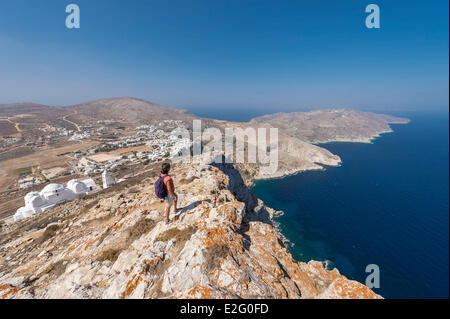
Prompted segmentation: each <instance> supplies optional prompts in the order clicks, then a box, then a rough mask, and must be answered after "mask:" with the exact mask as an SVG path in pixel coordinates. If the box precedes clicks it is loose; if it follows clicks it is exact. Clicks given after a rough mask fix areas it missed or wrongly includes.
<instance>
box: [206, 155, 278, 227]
mask: <svg viewBox="0 0 450 319" xmlns="http://www.w3.org/2000/svg"><path fill="white" fill-rule="evenodd" d="M209 165H211V166H213V167H217V168H218V169H219V170H220V171H222V172H223V173H224V174H225V175H227V176H228V181H229V185H228V187H229V190H230V192H231V193H232V194H233V195H234V196H235V197H236V199H237V200H238V201H240V202H243V203H245V216H244V220H243V222H244V223H249V222H252V221H258V222H263V223H266V224H269V225H271V226H274V225H273V221H272V219H271V217H270V213H269V212H268V211H267V209H266V207H265V206H263V205H262V206H258V198H257V197H256V196H255V195H254V194H253V193H252V192H251V191H250V189H249V188H248V187H247V185H245V182H244V180H243V178H242V175H241V173H240V172H239V170H238V169H236V167H235V166H234V165H233V164H232V163H225V158H224V156H222V163H211V164H209Z"/></svg>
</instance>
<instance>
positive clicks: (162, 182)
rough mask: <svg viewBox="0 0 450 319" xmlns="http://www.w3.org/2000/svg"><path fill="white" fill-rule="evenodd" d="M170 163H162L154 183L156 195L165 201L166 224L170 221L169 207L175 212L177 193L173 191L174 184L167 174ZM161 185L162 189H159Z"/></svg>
mask: <svg viewBox="0 0 450 319" xmlns="http://www.w3.org/2000/svg"><path fill="white" fill-rule="evenodd" d="M169 171H170V164H169V163H163V164H162V167H161V174H159V179H158V181H157V182H156V184H155V191H156V195H157V196H158V197H159V198H162V199H165V201H166V224H168V223H170V219H169V215H170V207H172V205H173V208H174V211H175V212H177V211H178V209H177V201H178V195H177V194H176V193H175V185H174V183H173V179H172V177H170V175H169ZM161 186H162V187H163V188H164V189H161Z"/></svg>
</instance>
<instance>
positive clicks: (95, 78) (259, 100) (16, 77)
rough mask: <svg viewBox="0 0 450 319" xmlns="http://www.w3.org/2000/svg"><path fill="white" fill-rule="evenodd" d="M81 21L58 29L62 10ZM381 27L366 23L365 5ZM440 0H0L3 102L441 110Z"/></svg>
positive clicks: (444, 73)
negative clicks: (112, 100)
mask: <svg viewBox="0 0 450 319" xmlns="http://www.w3.org/2000/svg"><path fill="white" fill-rule="evenodd" d="M70 3H76V4H78V5H79V7H80V10H81V28H80V29H78V30H69V29H67V28H66V27H65V19H66V16H67V14H66V13H65V7H66V5H68V4H70ZM370 3H376V4H378V5H379V7H380V10H381V28H380V29H367V28H366V27H365V17H366V16H367V13H365V7H366V5H368V4H370ZM448 9H449V8H448V1H446V0H445V1H440V0H439V1H438V0H434V1H411V0H410V1H403V0H395V1H393V0H389V1H380V0H367V1H363V0H358V1H353V0H345V1H326V0H309V1H263V0H250V1H249V0H235V1H234V0H227V1H221V0H213V1H212V0H209V1H170V0H166V1H149V0H130V1H113V0H95V1H92V0H78V1H76V0H71V1H64V0H45V1H44V0H40V1H38V0H28V1H22V0H14V1H6V0H0V103H10V102H18V101H33V102H38V103H42V104H49V105H70V104H75V103H79V102H83V101H87V100H92V99H97V98H104V97H115V96H135V97H139V98H143V99H147V100H150V101H153V102H155V103H158V104H161V105H171V106H180V107H188V108H190V109H193V108H210V109H211V108H223V107H230V108H235V109H238V108H244V107H245V108H249V109H258V110H262V109H267V110H268V111H269V110H286V111H289V110H301V109H305V108H307V109H310V108H325V107H351V108H359V109H370V110H389V109H392V110H396V109H408V110H416V109H430V110H431V109H432V110H436V109H446V110H447V109H448V85H449V73H448V67H449V63H448V48H449V43H448V37H449V35H448V27H449V25H448Z"/></svg>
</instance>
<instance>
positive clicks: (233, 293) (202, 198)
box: [0, 164, 380, 298]
mask: <svg viewBox="0 0 450 319" xmlns="http://www.w3.org/2000/svg"><path fill="white" fill-rule="evenodd" d="M172 176H173V177H174V179H175V183H176V186H177V192H178V194H179V205H178V206H179V207H180V208H181V209H180V210H179V211H178V212H176V213H172V215H171V218H172V219H173V222H172V223H171V224H168V225H166V224H165V223H164V221H163V203H161V202H160V201H159V200H158V199H157V198H156V197H155V195H154V190H153V182H154V179H155V177H156V174H148V176H138V177H136V178H134V179H131V180H129V181H127V182H124V183H119V184H116V185H114V186H112V187H110V188H108V189H105V190H102V191H101V192H100V193H98V194H96V195H95V196H86V197H84V198H80V199H77V200H75V201H73V202H69V203H66V204H62V205H59V206H57V207H54V208H53V209H52V210H50V211H48V212H45V213H42V214H40V215H37V216H35V217H32V218H30V219H28V220H27V221H25V222H21V223H17V224H14V225H11V226H8V227H5V229H3V230H2V232H1V233H0V298H380V296H378V295H377V294H375V293H374V292H373V291H372V290H370V289H369V288H367V287H366V286H364V285H363V284H361V283H358V282H356V281H351V280H348V279H347V278H345V277H344V276H342V275H341V274H339V272H338V270H336V269H334V270H332V271H329V270H327V269H326V268H325V267H324V265H323V264H322V263H321V262H317V261H311V262H309V263H302V262H296V261H295V260H293V258H292V256H291V255H290V253H289V251H288V248H287V247H286V245H285V244H284V242H283V237H282V236H281V234H280V233H279V231H278V229H277V227H276V225H274V222H273V217H274V215H276V214H277V213H278V212H275V211H274V210H272V209H271V208H269V207H266V206H265V205H264V203H263V202H262V201H261V200H259V199H257V198H255V197H254V196H253V194H252V193H251V192H250V191H249V190H248V188H247V187H246V186H245V183H244V181H243V179H242V178H241V175H240V174H239V172H238V171H237V170H236V169H235V168H234V167H233V166H232V165H221V164H217V165H215V166H213V165H206V164H193V165H181V164H180V165H176V167H175V169H174V171H173V172H172Z"/></svg>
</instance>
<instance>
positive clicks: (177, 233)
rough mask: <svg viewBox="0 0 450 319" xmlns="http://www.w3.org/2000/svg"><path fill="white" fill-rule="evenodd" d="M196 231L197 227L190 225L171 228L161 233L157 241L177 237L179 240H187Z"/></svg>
mask: <svg viewBox="0 0 450 319" xmlns="http://www.w3.org/2000/svg"><path fill="white" fill-rule="evenodd" d="M196 231H197V228H196V227H194V226H189V227H186V228H184V229H181V230H180V229H178V228H171V229H168V230H166V231H165V232H164V233H162V234H160V235H159V236H158V237H157V238H156V239H155V241H169V240H171V239H175V240H176V241H177V242H186V241H188V240H189V239H190V238H191V236H192V234H194V233H195V232H196Z"/></svg>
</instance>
